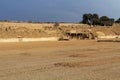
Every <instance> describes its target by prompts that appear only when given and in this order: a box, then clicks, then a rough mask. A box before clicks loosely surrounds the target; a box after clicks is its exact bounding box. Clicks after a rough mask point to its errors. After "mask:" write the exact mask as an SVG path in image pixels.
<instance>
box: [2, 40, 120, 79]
mask: <svg viewBox="0 0 120 80" xmlns="http://www.w3.org/2000/svg"><path fill="white" fill-rule="evenodd" d="M0 80H120V43H118V42H114V43H113V42H106V43H105V42H95V41H90V40H89V41H87V40H84V41H74V40H72V41H68V42H67V41H62V42H59V41H56V42H30V43H0Z"/></svg>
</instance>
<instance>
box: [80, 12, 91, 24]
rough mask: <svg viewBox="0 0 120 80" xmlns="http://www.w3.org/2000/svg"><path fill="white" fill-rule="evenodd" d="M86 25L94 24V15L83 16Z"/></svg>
mask: <svg viewBox="0 0 120 80" xmlns="http://www.w3.org/2000/svg"><path fill="white" fill-rule="evenodd" d="M82 22H83V23H84V24H92V14H90V13H89V14H83V21H82Z"/></svg>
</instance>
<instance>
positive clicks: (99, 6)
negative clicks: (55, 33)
mask: <svg viewBox="0 0 120 80" xmlns="http://www.w3.org/2000/svg"><path fill="white" fill-rule="evenodd" d="M84 13H98V14H99V15H100V16H104V15H105V16H108V17H110V18H115V19H118V18H119V17H120V0H0V20H2V19H4V20H5V19H7V20H28V21H42V22H44V21H45V22H46V21H49V22H54V21H59V22H61V21H62V22H79V21H81V20H82V15H83V14H84Z"/></svg>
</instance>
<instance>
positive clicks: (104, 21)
mask: <svg viewBox="0 0 120 80" xmlns="http://www.w3.org/2000/svg"><path fill="white" fill-rule="evenodd" d="M113 24H114V19H113V18H109V17H107V16H102V17H100V25H102V26H112V25H113Z"/></svg>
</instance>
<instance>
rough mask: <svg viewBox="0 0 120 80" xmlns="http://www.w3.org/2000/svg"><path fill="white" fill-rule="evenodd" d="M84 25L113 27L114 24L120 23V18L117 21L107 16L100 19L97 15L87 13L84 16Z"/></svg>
mask: <svg viewBox="0 0 120 80" xmlns="http://www.w3.org/2000/svg"><path fill="white" fill-rule="evenodd" d="M82 23H83V24H89V25H100V26H112V25H113V24H114V23H120V18H119V19H118V20H116V21H115V19H114V18H109V17H107V16H101V17H99V15H98V14H97V13H94V14H91V13H85V14H83V20H82Z"/></svg>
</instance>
